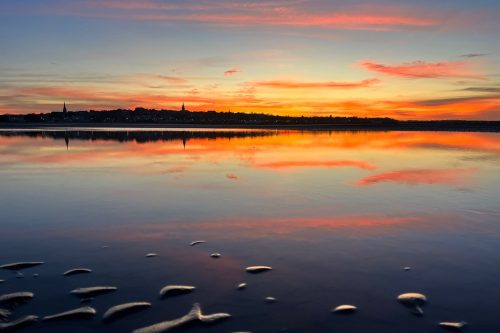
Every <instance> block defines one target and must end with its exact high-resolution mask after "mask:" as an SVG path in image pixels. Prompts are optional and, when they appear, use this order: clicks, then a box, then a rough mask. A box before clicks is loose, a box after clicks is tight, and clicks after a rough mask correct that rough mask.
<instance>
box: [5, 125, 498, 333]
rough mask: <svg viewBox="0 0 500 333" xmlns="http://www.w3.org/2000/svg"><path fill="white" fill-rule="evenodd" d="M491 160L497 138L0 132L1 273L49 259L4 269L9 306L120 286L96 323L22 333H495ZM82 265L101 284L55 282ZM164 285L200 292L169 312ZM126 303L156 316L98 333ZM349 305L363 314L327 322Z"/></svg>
mask: <svg viewBox="0 0 500 333" xmlns="http://www.w3.org/2000/svg"><path fill="white" fill-rule="evenodd" d="M499 162H500V135H499V134H481V133H432V132H358V133H355V132H332V133H328V132H318V133H312V132H288V131H284V132H275V131H216V132H207V131H206V130H204V131H202V130H192V131H181V130H177V131H173V132H172V131H170V132H155V131H152V130H148V131H138V130H134V131H125V130H120V131H113V132H109V131H102V130H101V131H89V130H80V131H72V132H64V131H58V132H50V131H45V132H37V131H29V132H11V131H3V132H0V184H1V187H0V205H1V215H0V216H1V217H0V226H1V233H0V264H4V263H9V262H14V261H45V262H46V264H45V265H42V266H38V267H34V268H30V269H27V270H24V271H23V272H24V275H25V277H24V278H22V279H16V278H15V275H14V274H13V273H12V272H10V271H0V279H5V280H7V281H6V282H4V283H2V284H0V294H4V293H8V292H14V291H23V290H27V291H33V292H34V293H35V294H36V295H35V298H34V299H33V300H32V301H31V302H29V303H27V304H25V305H22V306H20V307H18V308H17V310H16V311H15V313H14V316H13V317H14V318H17V317H19V316H21V315H24V314H36V315H40V316H44V315H49V314H54V313H57V312H61V311H65V310H69V309H72V308H75V307H79V306H81V304H80V302H79V300H78V299H77V298H76V297H74V296H72V295H70V294H69V291H70V290H72V289H74V288H77V287H86V286H93V285H102V284H104V285H115V286H117V287H118V288H119V290H118V291H117V292H115V293H111V294H107V295H102V296H97V297H96V298H95V300H94V301H93V302H92V303H91V305H92V306H93V307H95V308H96V309H97V311H98V316H97V317H96V318H95V319H93V320H88V321H61V322H54V323H38V324H35V325H33V326H30V327H27V328H25V329H23V330H22V331H23V332H69V331H71V332H72V333H77V332H131V331H132V330H133V329H136V328H140V327H143V326H147V325H150V324H153V323H156V322H160V321H163V320H168V319H173V318H176V317H178V316H181V315H183V314H185V313H187V312H188V310H189V309H190V307H191V304H192V303H194V302H200V303H201V304H202V308H203V309H204V311H205V312H207V313H214V312H229V313H231V314H232V315H233V317H232V318H231V319H229V320H227V321H224V322H221V323H218V324H216V325H213V326H197V325H194V326H191V327H188V328H187V329H185V330H181V331H186V332H227V333H229V332H233V331H252V332H346V333H353V332H360V333H366V332H371V333H376V332H380V333H390V332H394V333H400V332H410V333H411V332H419V333H421V332H441V331H442V328H439V327H438V326H437V323H438V322H439V321H461V320H465V321H467V322H469V324H470V326H469V327H468V328H467V331H469V332H499V331H500V319H499V318H500V317H499V315H498V309H499V308H500V265H499V263H500V199H499V198H500V164H499ZM197 239H204V240H206V241H207V243H206V244H201V245H198V246H195V247H190V246H188V244H189V243H190V242H191V241H193V240H197ZM104 245H106V246H109V248H103V246H104ZM149 252H156V253H158V254H159V256H158V257H156V258H145V254H146V253H149ZM213 252H220V253H221V254H222V257H221V258H220V259H212V258H210V257H209V255H210V254H211V253H213ZM250 265H270V266H272V267H273V268H274V270H273V271H271V272H267V273H263V274H258V275H250V274H248V273H246V272H245V270H244V269H245V267H246V266H250ZM79 266H83V267H89V268H92V269H93V270H94V272H93V273H91V274H87V275H80V276H74V277H62V276H61V273H62V272H64V271H66V270H67V269H70V268H74V267H79ZM404 266H411V267H412V270H411V271H409V272H405V271H403V270H402V267H404ZM34 273H37V274H39V275H40V276H39V277H33V274H34ZM241 282H247V283H248V288H247V289H246V290H244V291H237V290H236V289H235V286H236V285H237V284H239V283H241ZM167 284H188V285H189V284H190V285H194V286H196V287H197V289H196V291H195V292H193V293H192V294H189V295H183V296H177V297H174V298H169V299H165V300H160V299H159V297H158V292H159V290H160V288H161V287H163V286H164V285H167ZM413 291H414V292H422V293H424V294H426V295H427V296H428V298H429V302H428V304H427V305H426V306H425V307H424V311H425V315H424V317H422V318H419V317H416V316H413V315H412V314H410V313H409V312H408V310H407V309H405V308H404V307H403V306H401V305H400V304H398V303H397V302H396V300H395V298H396V296H397V295H398V294H400V293H403V292H413ZM267 296H273V297H276V298H277V300H278V301H277V302H276V303H274V304H266V303H265V302H264V298H265V297H267ZM129 301H151V302H152V303H153V306H152V307H151V308H150V309H148V310H145V311H142V312H139V313H136V314H132V315H130V316H128V317H125V318H123V319H121V320H118V321H115V322H113V323H110V324H103V323H102V322H101V319H100V318H101V315H102V313H103V312H104V311H105V310H106V309H107V308H108V307H110V306H112V305H116V304H119V303H124V302H129ZM340 304H354V305H357V306H358V307H359V312H358V313H356V314H354V315H350V316H342V315H335V314H332V313H330V310H331V309H332V308H333V307H335V306H337V305H340Z"/></svg>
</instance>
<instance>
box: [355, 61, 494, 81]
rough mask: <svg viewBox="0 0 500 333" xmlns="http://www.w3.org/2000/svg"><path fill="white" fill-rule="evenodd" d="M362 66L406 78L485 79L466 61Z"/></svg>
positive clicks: (366, 63)
mask: <svg viewBox="0 0 500 333" xmlns="http://www.w3.org/2000/svg"><path fill="white" fill-rule="evenodd" d="M360 66H361V67H363V68H366V69H368V70H370V71H374V72H377V73H382V74H385V75H390V76H398V77H405V78H469V79H484V76H482V75H481V74H479V73H477V72H476V71H474V70H473V69H472V68H471V65H470V64H469V63H467V62H465V61H447V62H425V61H420V60H419V61H414V62H410V63H404V64H401V65H383V64H380V63H374V62H371V61H362V62H361V63H360Z"/></svg>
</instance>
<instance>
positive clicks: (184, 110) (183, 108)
mask: <svg viewBox="0 0 500 333" xmlns="http://www.w3.org/2000/svg"><path fill="white" fill-rule="evenodd" d="M181 111H182V112H186V107H185V106H184V102H182V109H181Z"/></svg>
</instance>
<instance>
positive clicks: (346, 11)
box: [0, 0, 500, 120]
mask: <svg viewBox="0 0 500 333" xmlns="http://www.w3.org/2000/svg"><path fill="white" fill-rule="evenodd" d="M498 17H500V2H498V1H497V0H477V1H470V0H442V1H430V0H419V1H410V0H397V1H395V0H392V1H390V0H387V1H378V0H371V1H368V0H349V1H346V0H344V1H341V0H261V1H257V0H236V1H235V0H233V1H229V0H198V1H194V0H122V1H118V0H44V1H40V0H1V1H0V45H1V47H0V114H7V113H8V114H22V113H39V112H48V111H53V110H60V109H62V103H63V102H64V101H65V102H66V103H67V105H68V109H69V110H70V111H74V110H89V109H94V110H102V109H115V108H135V107H139V106H141V107H147V108H157V109H179V108H180V106H181V104H182V103H183V102H185V103H186V106H187V109H189V110H192V111H205V110H217V111H227V110H231V111H234V112H256V113H270V114H278V115H294V116H302V115H303V116H325V115H327V116H328V115H333V116H359V117H392V118H397V119H480V120H500V43H499V42H498V41H499V37H498V36H499V35H500V20H498Z"/></svg>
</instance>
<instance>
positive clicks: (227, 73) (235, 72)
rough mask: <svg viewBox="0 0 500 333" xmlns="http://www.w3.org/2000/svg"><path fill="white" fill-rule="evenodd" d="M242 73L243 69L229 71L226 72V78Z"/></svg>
mask: <svg viewBox="0 0 500 333" xmlns="http://www.w3.org/2000/svg"><path fill="white" fill-rule="evenodd" d="M238 73H241V69H228V70H227V71H225V72H224V75H225V76H233V75H235V74H238Z"/></svg>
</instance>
